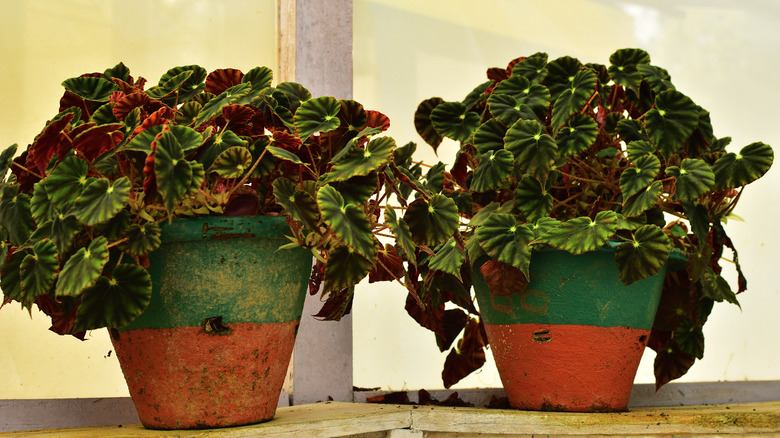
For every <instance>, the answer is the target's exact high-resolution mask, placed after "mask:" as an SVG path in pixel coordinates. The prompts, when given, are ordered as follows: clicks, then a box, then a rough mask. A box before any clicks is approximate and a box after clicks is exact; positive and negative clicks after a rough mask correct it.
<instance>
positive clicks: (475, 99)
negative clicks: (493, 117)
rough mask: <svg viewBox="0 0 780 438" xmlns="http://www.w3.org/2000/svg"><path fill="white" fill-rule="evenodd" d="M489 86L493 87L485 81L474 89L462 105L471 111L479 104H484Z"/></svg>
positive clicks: (491, 82) (489, 82)
mask: <svg viewBox="0 0 780 438" xmlns="http://www.w3.org/2000/svg"><path fill="white" fill-rule="evenodd" d="M491 86H493V81H486V82H483V83H481V84H479V85H477V86H476V87H474V89H473V90H471V91H470V92H469V94H468V95H467V96H466V97H465V98H464V99H463V105H466V109H467V110H470V109H473V108H474V107H476V106H477V105H479V104H480V103H481V102H484V100H485V97H486V94H485V93H486V92H487V90H488V88H490V87H491Z"/></svg>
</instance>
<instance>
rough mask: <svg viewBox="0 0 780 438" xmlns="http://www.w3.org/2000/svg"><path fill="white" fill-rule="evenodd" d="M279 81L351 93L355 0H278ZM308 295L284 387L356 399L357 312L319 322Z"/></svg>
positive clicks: (301, 400)
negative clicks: (354, 342)
mask: <svg viewBox="0 0 780 438" xmlns="http://www.w3.org/2000/svg"><path fill="white" fill-rule="evenodd" d="M277 5H278V11H279V22H278V26H279V29H278V34H279V68H278V69H277V72H278V80H279V81H295V82H299V83H301V84H302V85H303V86H304V87H306V88H307V89H308V90H309V91H310V92H311V93H312V95H313V96H334V97H336V98H338V99H351V98H352V0H328V1H322V0H279V1H278V3H277ZM321 306H322V304H321V303H320V301H319V295H315V296H307V298H306V302H305V304H304V307H303V317H302V318H301V325H300V328H299V330H298V337H297V338H296V341H295V350H294V352H293V359H292V362H291V365H290V369H289V371H288V377H287V381H286V382H285V386H284V390H285V391H287V392H288V393H290V394H291V403H292V404H295V405H300V404H306V403H315V402H317V401H325V400H328V399H329V398H332V399H333V400H336V401H352V316H351V315H347V316H346V317H344V318H343V319H342V320H341V321H339V322H333V321H318V320H316V319H314V318H313V317H312V316H311V315H314V314H316V313H317V312H319V310H320V307H321Z"/></svg>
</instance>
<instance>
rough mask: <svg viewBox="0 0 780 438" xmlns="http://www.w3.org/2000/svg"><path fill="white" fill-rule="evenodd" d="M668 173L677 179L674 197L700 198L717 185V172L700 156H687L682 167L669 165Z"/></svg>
mask: <svg viewBox="0 0 780 438" xmlns="http://www.w3.org/2000/svg"><path fill="white" fill-rule="evenodd" d="M666 173H667V174H668V175H671V176H673V177H674V178H675V180H676V184H675V187H676V191H675V193H674V199H679V200H682V201H693V200H695V199H698V198H699V197H700V196H701V195H703V194H705V193H707V192H709V191H710V190H711V189H712V187H713V186H714V185H715V173H714V172H713V171H712V169H711V168H710V166H709V165H708V164H707V162H706V161H704V160H702V159H699V158H685V159H683V160H682V163H680V167H673V166H670V167H667V168H666Z"/></svg>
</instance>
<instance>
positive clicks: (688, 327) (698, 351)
mask: <svg viewBox="0 0 780 438" xmlns="http://www.w3.org/2000/svg"><path fill="white" fill-rule="evenodd" d="M673 336H674V342H675V344H677V347H678V348H679V349H680V351H681V352H683V353H685V354H689V355H691V356H694V357H696V358H697V359H701V358H703V357H704V332H703V331H702V329H701V327H700V326H699V325H698V324H695V323H694V322H693V320H691V319H688V318H684V319H683V320H682V322H681V323H680V324H679V325H678V326H677V327H676V328H675V329H674V335H673Z"/></svg>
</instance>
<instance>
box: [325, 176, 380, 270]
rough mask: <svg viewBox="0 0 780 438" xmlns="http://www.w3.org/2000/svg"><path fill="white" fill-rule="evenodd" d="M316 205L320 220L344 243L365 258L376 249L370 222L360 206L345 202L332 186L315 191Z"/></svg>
mask: <svg viewBox="0 0 780 438" xmlns="http://www.w3.org/2000/svg"><path fill="white" fill-rule="evenodd" d="M317 205H318V206H319V207H320V211H321V212H322V220H323V221H324V222H325V223H326V224H328V226H329V227H330V228H331V229H332V230H333V233H334V234H335V235H336V236H338V237H339V238H340V239H341V240H342V241H343V242H344V243H346V244H347V245H348V246H349V247H350V248H352V249H354V250H355V251H356V252H358V253H359V254H361V255H362V256H364V257H366V258H371V254H372V253H373V252H375V251H376V248H375V245H374V235H373V234H372V233H371V223H370V222H369V221H368V218H367V217H366V214H365V213H364V212H363V210H361V209H360V207H358V206H356V205H354V204H346V203H345V202H344V198H343V197H342V196H341V194H340V193H339V192H338V191H337V190H336V189H335V188H333V187H332V186H324V187H322V188H320V190H319V191H318V192H317Z"/></svg>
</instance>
